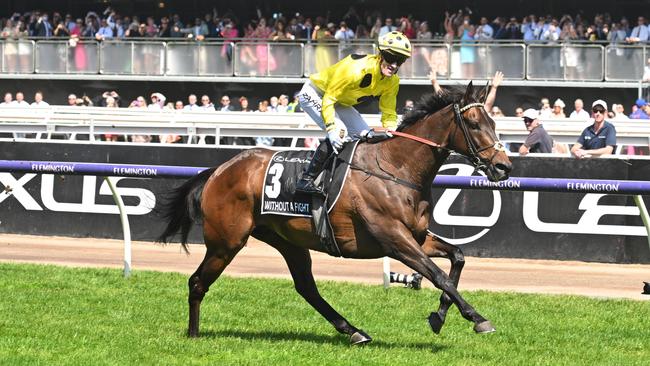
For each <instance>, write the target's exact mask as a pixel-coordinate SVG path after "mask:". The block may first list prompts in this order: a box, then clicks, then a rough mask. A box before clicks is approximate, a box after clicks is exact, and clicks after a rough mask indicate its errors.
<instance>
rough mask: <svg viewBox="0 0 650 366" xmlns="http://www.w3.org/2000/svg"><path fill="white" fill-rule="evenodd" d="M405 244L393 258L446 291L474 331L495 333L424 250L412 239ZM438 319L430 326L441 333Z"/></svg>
mask: <svg viewBox="0 0 650 366" xmlns="http://www.w3.org/2000/svg"><path fill="white" fill-rule="evenodd" d="M402 242H403V244H398V245H396V246H395V247H394V248H393V251H392V253H391V257H392V258H394V259H396V260H399V261H400V262H402V263H404V264H405V265H407V266H408V267H410V268H411V269H413V270H415V271H418V272H420V273H421V274H422V275H423V276H424V277H426V278H427V279H428V280H429V281H431V282H432V283H433V285H434V286H436V287H437V288H439V289H441V290H442V291H444V292H445V293H446V294H447V295H448V296H449V297H450V299H451V301H452V302H453V303H454V304H456V306H458V309H459V310H460V313H461V315H462V316H463V317H464V318H465V319H467V320H469V321H471V322H473V323H474V330H475V331H476V332H477V333H487V332H493V331H494V327H492V324H491V323H490V322H489V321H488V320H486V319H485V318H484V317H483V316H481V315H480V314H479V313H478V312H477V311H476V310H474V308H473V307H472V306H471V305H470V304H468V303H467V301H465V299H463V298H462V296H461V295H460V293H458V290H457V289H456V286H455V285H454V282H453V281H452V280H451V279H450V278H449V276H447V274H446V273H445V272H444V271H443V270H442V269H440V268H439V267H438V266H437V265H436V264H435V263H433V261H432V260H431V259H429V257H428V256H427V254H426V253H425V252H424V251H423V250H422V248H421V247H420V246H419V245H418V244H417V243H416V242H415V241H413V240H412V239H410V238H406V237H405V238H404V239H403V241H402ZM436 320H437V319H436V318H435V317H434V319H432V317H429V324H430V325H431V328H432V329H433V330H434V331H438V332H439V331H440V329H439V327H441V326H442V325H439V324H437V323H436Z"/></svg>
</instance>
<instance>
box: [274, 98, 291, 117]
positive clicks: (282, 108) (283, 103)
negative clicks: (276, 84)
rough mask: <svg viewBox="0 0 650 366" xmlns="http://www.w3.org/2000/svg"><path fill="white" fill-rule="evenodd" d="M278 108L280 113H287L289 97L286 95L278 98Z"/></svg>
mask: <svg viewBox="0 0 650 366" xmlns="http://www.w3.org/2000/svg"><path fill="white" fill-rule="evenodd" d="M278 102H279V104H278V106H277V108H276V109H277V111H278V112H280V113H287V110H288V109H289V96H287V95H286V94H281V95H280V97H279V98H278Z"/></svg>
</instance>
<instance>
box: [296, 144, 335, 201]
mask: <svg viewBox="0 0 650 366" xmlns="http://www.w3.org/2000/svg"><path fill="white" fill-rule="evenodd" d="M333 152H334V149H333V148H332V145H331V144H330V142H329V141H328V140H325V141H323V143H322V144H320V145H318V148H317V149H316V152H314V156H313V157H312V158H311V162H310V163H309V167H308V168H307V170H305V171H304V172H302V175H301V177H300V180H299V181H298V182H297V183H296V191H297V192H303V193H309V194H315V193H322V190H321V188H320V187H317V186H316V184H315V183H314V179H316V178H317V177H318V174H320V172H321V171H323V168H324V167H325V162H326V161H327V159H328V158H329V157H330V155H331V154H332V153H333Z"/></svg>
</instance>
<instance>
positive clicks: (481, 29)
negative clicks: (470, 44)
mask: <svg viewBox="0 0 650 366" xmlns="http://www.w3.org/2000/svg"><path fill="white" fill-rule="evenodd" d="M493 35H494V29H492V26H491V25H490V24H488V19H487V18H486V17H481V25H479V26H478V27H476V31H475V32H474V39H476V40H479V41H490V40H492V39H493Z"/></svg>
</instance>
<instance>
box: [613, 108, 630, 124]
mask: <svg viewBox="0 0 650 366" xmlns="http://www.w3.org/2000/svg"><path fill="white" fill-rule="evenodd" d="M612 110H613V111H614V118H613V119H614V120H615V121H627V120H629V119H630V118H629V117H628V116H627V115H626V114H625V107H624V106H623V105H622V104H612Z"/></svg>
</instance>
